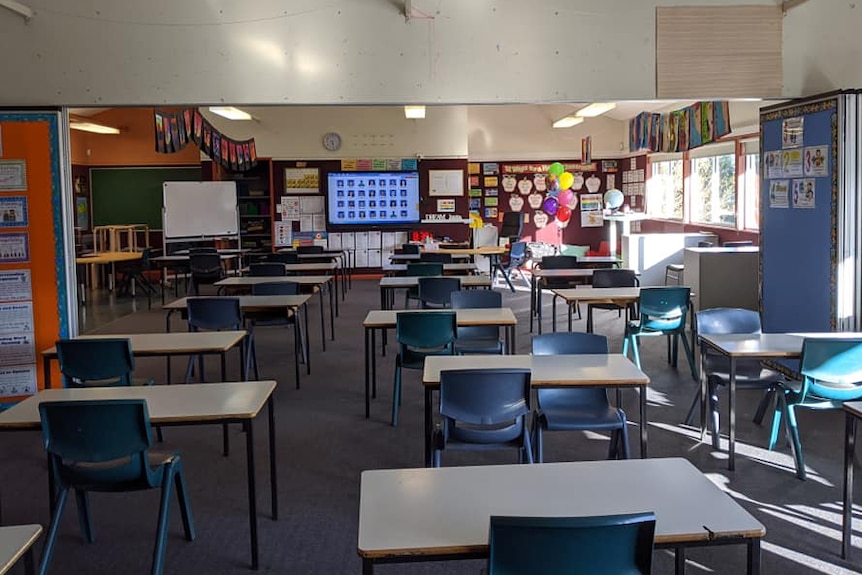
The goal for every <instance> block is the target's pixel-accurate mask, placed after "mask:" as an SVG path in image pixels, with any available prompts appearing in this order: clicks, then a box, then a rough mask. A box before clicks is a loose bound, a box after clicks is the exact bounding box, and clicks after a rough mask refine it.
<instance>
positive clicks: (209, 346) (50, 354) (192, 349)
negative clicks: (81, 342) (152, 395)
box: [42, 331, 248, 389]
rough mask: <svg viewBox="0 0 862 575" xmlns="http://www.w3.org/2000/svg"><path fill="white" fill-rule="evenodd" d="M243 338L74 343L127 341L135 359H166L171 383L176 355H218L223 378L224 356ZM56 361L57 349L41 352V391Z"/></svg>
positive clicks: (213, 334)
mask: <svg viewBox="0 0 862 575" xmlns="http://www.w3.org/2000/svg"><path fill="white" fill-rule="evenodd" d="M245 337H246V332H245V331H189V332H181V333H132V334H126V333H121V334H102V335H82V336H78V337H77V338H76V339H100V338H101V339H104V338H128V340H129V342H130V343H131V345H132V355H134V356H135V357H160V356H164V357H166V358H168V366H167V379H166V380H165V383H171V364H170V357H171V356H176V355H197V354H215V353H217V354H219V355H220V356H221V367H222V371H221V377H222V380H224V378H225V354H226V353H227V352H228V351H230V350H231V349H232V348H234V347H237V346H240V345H241V344H242V343H243V342H244V341H245ZM52 359H57V348H56V347H51V348H50V349H46V350H45V351H43V352H42V363H43V366H44V371H45V389H51V360H52ZM243 377H246V378H247V377H248V366H247V365H246V366H244V369H243Z"/></svg>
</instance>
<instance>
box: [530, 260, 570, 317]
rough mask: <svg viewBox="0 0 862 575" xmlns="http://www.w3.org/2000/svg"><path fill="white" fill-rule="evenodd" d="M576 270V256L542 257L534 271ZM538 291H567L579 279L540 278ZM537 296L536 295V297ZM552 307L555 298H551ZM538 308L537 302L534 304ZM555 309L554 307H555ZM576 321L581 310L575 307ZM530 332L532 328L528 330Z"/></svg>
mask: <svg viewBox="0 0 862 575" xmlns="http://www.w3.org/2000/svg"><path fill="white" fill-rule="evenodd" d="M577 268H578V258H577V257H576V256H544V257H543V258H542V259H541V261H539V262H538V263H537V264H536V269H540V270H572V269H577ZM540 282H541V283H540V285H539V289H544V288H547V289H567V288H573V287H576V286H577V285H578V284H579V283H581V280H580V279H579V278H571V277H569V278H550V277H546V278H541V280H540ZM538 296H539V294H538V293H537V294H536V297H538ZM553 301H554V306H556V301H557V296H554V298H553ZM536 305H537V306H538V301H537V302H536ZM555 309H556V307H555ZM577 312H578V319H581V308H580V306H578V307H577ZM530 331H532V327H531V328H530Z"/></svg>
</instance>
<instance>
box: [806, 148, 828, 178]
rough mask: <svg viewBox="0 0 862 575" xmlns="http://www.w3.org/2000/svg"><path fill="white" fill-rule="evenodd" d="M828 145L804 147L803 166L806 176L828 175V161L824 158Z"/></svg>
mask: <svg viewBox="0 0 862 575" xmlns="http://www.w3.org/2000/svg"><path fill="white" fill-rule="evenodd" d="M827 151H828V146H811V147H808V148H805V153H804V160H803V167H804V169H805V175H806V176H813V177H817V178H822V177H826V176H828V175H829V161H828V160H827V159H826V154H827Z"/></svg>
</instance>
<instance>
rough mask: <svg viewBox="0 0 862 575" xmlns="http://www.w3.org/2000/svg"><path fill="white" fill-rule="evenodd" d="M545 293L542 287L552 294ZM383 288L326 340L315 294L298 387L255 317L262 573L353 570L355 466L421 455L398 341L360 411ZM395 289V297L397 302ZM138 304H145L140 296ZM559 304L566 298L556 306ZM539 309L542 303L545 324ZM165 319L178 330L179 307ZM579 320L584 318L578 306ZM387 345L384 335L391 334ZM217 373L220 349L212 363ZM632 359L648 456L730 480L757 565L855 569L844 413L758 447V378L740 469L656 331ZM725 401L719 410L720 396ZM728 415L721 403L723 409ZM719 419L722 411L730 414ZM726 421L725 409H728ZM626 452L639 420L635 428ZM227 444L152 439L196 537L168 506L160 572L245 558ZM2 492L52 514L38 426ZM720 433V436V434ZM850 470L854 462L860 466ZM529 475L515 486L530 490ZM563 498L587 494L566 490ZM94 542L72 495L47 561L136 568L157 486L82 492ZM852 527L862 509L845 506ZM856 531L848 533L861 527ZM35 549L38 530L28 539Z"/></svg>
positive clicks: (467, 456)
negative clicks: (367, 323)
mask: <svg viewBox="0 0 862 575" xmlns="http://www.w3.org/2000/svg"><path fill="white" fill-rule="evenodd" d="M548 300H549V298H548V297H547V296H546V298H545V301H546V303H548ZM378 301H379V297H378V291H377V287H376V282H374V281H354V284H353V289H352V290H351V291H350V292H349V293H348V295H347V300H346V301H345V302H343V305H342V306H341V315H340V317H338V318H337V320H336V340H335V341H334V342H332V341H327V350H326V352H325V353H321V349H320V331H319V329H320V328H319V323H318V321H319V320H318V317H319V316H318V315H317V314H318V310H317V308H316V306H317V301H316V299H315V300H314V301H313V303H312V307H311V315H310V320H311V334H310V336H311V338H310V339H311V348H312V354H313V355H312V367H313V370H312V374H311V375H310V376H306V375H304V371H303V377H302V389H300V390H296V389H294V385H293V357H292V345H293V344H292V340H291V335H290V331H288V330H287V329H284V328H261V329H259V330H258V332H257V335H256V339H257V351H258V357H259V361H260V366H261V377H262V378H265V379H276V380H278V382H279V387H278V388H277V390H276V393H275V401H276V409H277V412H276V413H277V415H276V426H277V449H278V469H279V476H278V488H279V497H280V513H281V515H280V519H279V520H278V521H272V520H271V519H270V518H269V516H268V511H267V510H268V508H269V483H268V459H267V443H266V440H267V437H266V432H265V429H266V428H265V424H264V421H263V420H261V421H260V422H258V424H257V428H256V429H259V430H260V431H258V433H257V434H256V438H255V439H256V456H257V459H256V462H257V474H258V493H259V507H260V509H261V519H260V553H261V554H260V560H261V569H260V571H261V572H265V573H297V574H349V573H360V572H361V561H360V559H359V558H358V556H357V553H356V541H357V519H358V508H359V477H360V473H361V472H362V471H363V470H365V469H383V468H400V467H418V466H421V465H422V462H423V457H422V445H423V443H422V442H423V435H422V417H423V416H422V405H423V397H422V390H421V385H420V374H419V373H418V372H409V371H407V372H405V386H404V399H403V405H402V408H401V424H400V425H399V427H398V428H392V427H390V426H389V410H390V405H391V388H392V387H391V381H392V369H393V354H392V353H388V354H387V356H386V357H385V358H382V359H380V360H379V363H378V369H379V372H378V373H379V375H378V381H379V386H380V395H379V396H378V398H377V399H376V400H374V402H373V404H372V413H371V419H370V420H366V419H365V418H364V408H363V405H364V404H363V398H364V395H363V394H364V391H363V390H364V387H363V385H364V384H363V381H364V380H363V331H362V328H361V323H362V319H363V318H364V316H365V314H366V313H367V311H368V310H370V309H374V308H376V307H377V305H378ZM401 301H402V300H401V299H400V298H399V304H400V303H401ZM504 305H507V306H511V307H512V308H513V309H514V310H515V312H516V315H517V316H518V318H519V322H520V324H519V326H518V329H517V344H518V350H519V352H522V353H525V352H527V351H528V350H529V344H530V334H529V330H528V320H529V317H528V297H527V294H526V293H525V292H523V291H519V292H518V293H516V294H512V293H510V292H509V291H505V292H504ZM138 307H139V308H140V307H141V306H138ZM143 307H144V311H138V312H136V313H134V314H132V315H129V316H126V317H123V318H120V319H118V320H116V321H113V322H111V323H109V324H108V325H106V326H104V327H102V328H100V329H99V330H98V331H99V332H101V333H123V332H144V331H147V332H161V331H163V330H164V313H163V312H162V311H161V310H160V309H158V308H159V306H158V305H155V306H154V309H153V310H152V311H146V310H145V306H143ZM597 316H598V317H597V320H596V331H597V332H598V333H604V334H606V335H608V336H609V338H610V345H611V349H612V350H614V351H618V350H620V349H621V339H622V330H623V321H622V320H621V319H619V318H618V317H617V315H616V313H613V312H601V311H600V312H598V314H597ZM560 317H561V318H562V313H561V315H560ZM549 328H550V318H547V317H546V329H549ZM173 329H174V330H184V329H186V327H185V324H184V323H182V322H181V321H180V320H178V319H175V320H174V324H173ZM575 329H576V330H583V329H584V321H583V320H580V321H577V322H576V324H575ZM389 350H390V351H392V346H391V345H390V348H389ZM209 365H211V367H210V368H209V370H210V371H209V373H210V375H213V374H215V373H216V370H217V364H216V362H215V360H212V363H211V364H209ZM643 366H644V370H645V371H646V372H647V373H648V374H649V375H650V377H651V379H652V384H651V387H650V389H649V394H648V399H649V412H648V417H649V425H650V429H649V452H650V456H651V457H685V458H687V459H689V460H690V461H691V462H692V463H694V464H695V465H696V466H697V467H698V468H699V469H701V470H702V471H703V472H704V473H705V474H706V475H707V476H708V477H709V478H710V479H711V480H712V481H713V482H715V483H716V484H717V485H718V486H720V487H721V488H722V489H724V490H725V491H727V492H728V493H729V494H730V495H731V496H732V497H733V498H735V499H736V500H737V501H739V503H740V504H741V505H743V506H744V507H745V508H746V509H748V510H749V511H750V512H751V513H752V514H753V515H754V516H756V517H757V518H758V520H760V521H761V522H762V523H763V524H764V525H765V526H766V528H767V536H766V539H765V540H764V543H763V572H764V573H769V574H781V573H799V574H811V575H814V574H821V573H857V572H859V571H860V570H862V569H860V568H859V565H860V561H862V551H860V550H859V549H856V559H855V561H849V562H845V561H842V560H841V559H840V555H839V551H840V529H841V526H840V505H841V482H842V475H841V473H842V471H841V470H842V438H843V416H842V414H841V413H838V412H825V413H824V412H820V413H809V412H803V413H802V414H801V415H800V418H799V419H800V423H799V424H800V427H801V429H802V435H803V445H804V449H805V454H806V457H807V460H808V466H809V479H808V481H805V482H802V481H799V480H798V479H796V478H795V476H794V474H793V463H792V460H791V457H790V454H789V451H788V449H787V447H786V446H784V445H782V446H781V448H780V449H779V450H777V451H776V452H768V451H766V449H765V445H766V439H767V435H768V420H767V422H766V423H765V425H764V426H763V427H758V426H756V425H754V424H753V423H752V422H751V417H752V414H753V412H754V409H755V407H756V405H757V402H758V401H759V399H760V394H759V392H756V391H741V392H740V393H739V397H738V416H737V420H738V422H739V424H738V448H737V469H736V471H735V472H734V473H729V472H728V471H727V468H726V459H725V456H724V453H716V452H713V450H712V449H711V447H710V446H709V445H707V444H705V443H704V444H702V443H699V442H698V437H699V434H698V432H697V430H696V429H693V428H690V427H685V426H683V425H681V422H682V420H683V418H684V416H685V413H686V411H687V409H688V407H689V404H690V402H691V398H692V397H693V394H694V393H695V386H694V384H693V382H692V381H691V378H690V376H689V375H688V370H687V366H686V365H685V363H684V360H681V364H680V369H679V370H678V371H677V370H674V369H673V368H671V367H669V366H668V365H667V363H666V360H665V347H664V342H663V341H660V340H658V339H654V340H650V341H647V342H646V343H645V344H644V346H643ZM184 368H185V362H184V361H183V360H181V359H175V360H174V361H173V372H174V378H175V379H177V378H179V377H181V374H182V373H183V371H184ZM137 369H138V372H139V373H140V374H142V375H148V376H152V377H155V378H156V379H157V380H159V381H164V372H165V370H164V360H162V359H152V358H145V359H139V360H138V363H137ZM230 370H231V371H230V373H231V374H232V375H231V376H230V377H231V378H237V377H238V373H239V371H238V362H237V361H236V358H235V357H234V358H231V362H230ZM624 408H625V409H626V411H627V412H628V413H629V416H630V419H634V420H637V418H638V417H637V413H638V411H637V397H636V395H635V394H634V393H633V392H627V393H626V394H625V397H624ZM724 411H725V412H726V409H725V410H724ZM725 417H726V415H725ZM725 421H726V420H725ZM725 425H726V423H725ZM630 436H631V442H632V449H633V452H634V453H635V454H636V453H637V452H638V450H637V446H638V443H637V438H638V429H637V427H636V426H633V427H632V428H631V429H630ZM231 439H232V441H233V451H232V453H231V456H230V457H227V458H226V457H222V455H221V431H220V429H219V428H218V427H215V426H213V427H196V428H182V427H177V428H169V429H167V430H166V442H165V443H164V444H163V446H160V448H162V447H163V448H164V449H172V450H178V451H180V452H181V453H182V455H183V458H184V460H185V469H186V475H187V479H188V483H189V487H190V496H191V503H192V508H193V513H194V519H195V523H196V526H197V531H198V537H197V540H196V541H194V542H191V543H189V542H186V541H185V540H184V539H183V537H182V526H181V524H180V519H179V513H178V508H177V507H176V505H174V507H173V509H172V516H171V528H170V536H169V542H168V547H167V556H166V573H206V574H211V575H217V574H228V573H231V574H242V573H248V572H250V571H249V568H248V567H249V547H248V524H247V515H246V513H247V495H246V480H245V453H244V439H243V436H242V433H241V432H240V430H239V428H238V427H236V426H234V428H232V429H231ZM0 441H2V447H0V454H2V458H3V459H2V460H3V465H2V466H0V499H1V500H2V513H3V522H4V523H5V524H16V523H33V522H38V523H41V524H43V525H47V523H48V521H49V510H48V505H47V495H46V490H47V482H46V468H45V457H44V453H43V451H42V448H41V444H40V436H39V434H37V433H31V432H22V433H5V434H2V435H0ZM724 443H725V444H726V442H724ZM606 449H607V437H602V436H600V435H595V434H573V433H554V434H549V435H548V438H547V441H546V448H545V452H546V460H548V461H573V460H588V459H601V458H603V457H604V456H605V454H606ZM513 462H514V455H513V454H510V453H502V454H476V453H458V454H451V455H450V454H446V456H445V458H444V464H445V465H468V464H481V463H513ZM857 475H858V474H857ZM528 488H529V486H525V489H528ZM572 497H590V494H589V493H572ZM92 506H93V512H94V522H95V529H96V542H95V543H94V544H92V545H84V544H83V543H82V542H81V538H80V536H79V532H78V526H77V518H76V511H75V508H74V505H69V507H68V509H67V512H66V515H65V517H64V521H63V525H62V528H61V534H60V537H59V541H58V545H57V549H56V552H55V555H54V563H53V566H52V570H51V573H55V574H67V573H68V574H73V573H90V574H93V575H102V574H104V575H107V574H117V573H130V574H143V573H147V572H148V571H149V564H150V559H151V553H152V545H153V540H154V534H155V526H156V515H157V509H158V493H157V492H156V491H151V492H140V493H133V494H125V493H124V494H96V495H94V496H93V497H92ZM855 511H856V517H857V524H856V533H857V534H858V532H859V529H860V523H859V517H860V508H858V507H857V508H856V510H855ZM857 545H858V537H857ZM37 546H38V547H40V548H41V544H37ZM687 556H688V566H687V573H691V574H716V575H720V574H736V573H744V567H745V551H744V547H743V546H729V547H714V548H709V549H695V550H691V551H689V553H688V555H687ZM654 565H655V570H654V571H655V572H656V573H672V572H673V562H672V557H671V556H670V555H669V554H668V553H666V552H663V551H659V552H657V553H656V556H655V563H654ZM481 568H482V562H480V561H465V562H448V563H428V564H407V565H385V566H380V567H378V569H377V572H379V573H381V574H383V575H386V574H395V573H399V574H400V573H404V574H416V575H419V574H430V573H453V574H462V573H463V574H467V573H471V574H474V573H479V572H480V571H481Z"/></svg>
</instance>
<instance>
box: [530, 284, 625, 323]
mask: <svg viewBox="0 0 862 575" xmlns="http://www.w3.org/2000/svg"><path fill="white" fill-rule="evenodd" d="M553 293H554V300H553V306H552V310H553V314H554V318H553V322H552V325H553V328H552V329H553V331H557V298H560V299H562V300H563V301H565V302H566V307H567V308H568V311H569V315H568V318H569V331H572V309H573V308H574V306H575V305H577V304H579V303H586V304H591V303H612V304H614V305H618V306H620V307H621V308H623V309H626V308H628V306H629V305H630V304H633V303H637V301H638V299H640V295H641V288H639V287H617V288H594V287H584V288H576V289H558V290H554V292H553ZM541 317H542V314H541V310H539V318H541ZM587 319H588V321H587V333H593V322H591V321H589V315H588V317H587ZM539 324H540V325H541V319H540V320H539ZM539 333H541V331H539Z"/></svg>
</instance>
